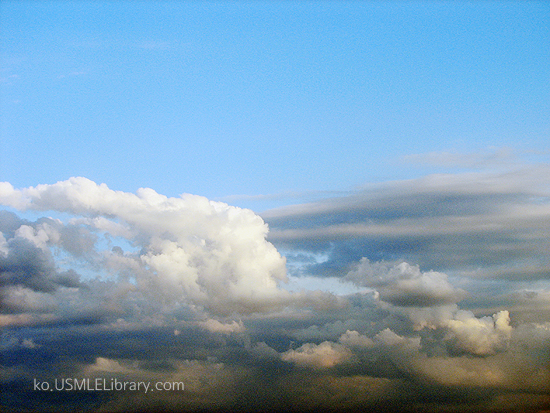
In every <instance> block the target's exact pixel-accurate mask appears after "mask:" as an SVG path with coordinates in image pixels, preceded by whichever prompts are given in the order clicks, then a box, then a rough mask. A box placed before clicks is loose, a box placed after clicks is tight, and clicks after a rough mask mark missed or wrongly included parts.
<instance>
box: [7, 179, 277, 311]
mask: <svg viewBox="0 0 550 413" xmlns="http://www.w3.org/2000/svg"><path fill="white" fill-rule="evenodd" d="M2 188H3V192H2V197H1V198H0V200H1V202H3V203H4V204H7V205H10V206H12V207H16V208H19V209H34V210H54V211H59V212H67V213H70V214H76V215H82V216H83V219H84V220H82V219H81V220H77V221H73V222H74V224H80V225H72V226H70V225H69V226H66V227H63V228H62V229H61V231H60V232H56V233H55V234H56V235H57V239H56V240H52V239H50V237H51V234H50V233H48V232H47V231H46V230H45V228H46V227H44V225H42V227H44V228H40V229H39V228H38V226H37V228H34V229H33V228H31V227H29V226H21V227H20V228H19V229H18V230H17V231H18V233H17V234H16V238H15V239H13V240H12V241H10V242H11V243H12V244H14V243H16V242H19V243H20V244H21V243H22V242H23V241H17V240H18V239H20V238H24V239H26V240H28V242H27V244H29V245H28V246H27V247H26V249H25V253H24V255H25V256H26V257H28V256H29V254H30V253H34V254H38V253H39V251H40V250H39V249H37V248H39V247H43V246H44V245H46V243H50V244H59V243H60V245H59V246H61V247H62V248H63V249H64V250H65V251H67V252H69V253H70V254H72V255H75V256H81V255H83V254H86V253H90V252H97V251H95V248H96V247H97V246H96V242H97V235H95V234H92V233H91V232H90V231H91V230H102V231H105V233H106V234H109V235H110V236H115V237H117V236H118V237H120V236H122V237H127V240H128V241H129V242H130V243H131V244H132V245H133V246H134V247H137V248H141V252H140V253H139V256H134V257H133V259H132V258H131V257H130V256H128V257H127V259H126V260H123V259H120V258H117V257H115V258H113V257H112V255H113V254H109V253H108V252H106V251H103V255H104V257H106V258H105V260H104V261H103V262H97V261H96V262H95V263H94V264H95V265H100V266H101V265H103V266H105V265H113V266H114V267H115V268H114V269H116V270H117V271H119V272H120V271H122V267H123V266H124V265H125V264H126V265H128V266H129V269H130V270H135V269H136V267H139V271H138V272H137V273H136V274H135V276H136V277H137V280H135V282H136V284H137V285H138V288H140V289H141V290H142V291H143V292H144V293H147V294H149V295H154V294H157V295H159V296H161V297H162V299H163V300H169V301H172V302H185V303H188V304H192V305H200V306H202V307H204V308H207V309H208V311H211V312H212V313H215V314H231V313H239V314H240V313H249V312H256V311H264V310H265V309H267V308H269V307H273V306H275V307H276V306H277V305H280V303H281V302H282V301H284V300H285V299H287V297H286V296H287V294H286V292H285V291H282V290H280V289H279V288H278V283H279V282H281V281H284V280H285V279H286V273H285V260H284V258H282V257H281V255H280V254H279V253H278V252H277V250H276V249H275V248H274V247H273V246H272V245H271V244H270V243H268V242H267V241H266V240H265V237H266V234H267V226H266V225H265V224H264V222H263V221H262V219H261V218H260V217H258V216H257V215H255V214H254V213H253V212H252V211H250V210H244V209H239V208H235V207H230V206H229V205H227V204H223V203H220V202H212V201H208V200H207V199H206V198H203V197H199V196H194V195H187V194H184V195H182V197H181V198H167V197H165V196H162V195H159V194H157V193H156V192H155V191H153V190H151V189H140V190H139V191H138V193H137V194H136V195H134V194H128V193H123V192H119V191H112V190H110V189H109V188H108V187H107V186H106V185H105V184H101V185H97V184H96V183H94V182H92V181H90V180H87V179H85V178H71V179H70V180H68V181H64V182H58V183H57V184H53V185H39V186H37V187H31V188H26V189H23V190H21V191H19V190H14V189H13V188H12V187H11V185H9V184H4V185H3V187H2ZM86 220H87V221H86ZM117 221H118V222H117ZM109 231H113V232H112V233H110V232H109ZM50 232H51V231H50ZM31 244H34V246H35V247H36V248H32V247H31ZM23 248H24V246H23V245H20V246H19V247H18V248H17V249H15V251H19V250H22V249H23ZM117 251H118V250H117ZM119 252H120V251H119ZM13 259H16V258H13ZM48 259H49V257H48V256H46V257H44V259H42V261H43V262H44V264H43V266H49V267H48V271H49V272H51V273H53V272H54V269H53V267H52V265H53V264H52V263H51V262H50V261H48ZM96 259H98V257H96ZM32 262H40V260H39V259H38V257H37V258H36V259H33V260H32ZM6 265H9V263H6ZM12 267H13V265H12ZM10 268H11V267H10ZM18 268H21V265H19V266H18ZM33 271H34V272H32V271H31V269H28V270H26V271H25V274H27V275H26V276H27V278H29V280H28V281H27V284H29V283H33V282H34V284H33V285H34V287H35V288H39V287H38V285H37V284H36V283H37V282H38V281H37V278H36V277H33V276H32V274H34V273H38V272H39V270H38V269H36V270H33ZM12 273H13V271H12ZM16 276H17V274H14V275H12V278H13V277H16ZM44 279H45V278H44V277H40V280H41V282H42V283H43V284H44V283H45V282H46V281H44ZM52 282H53V281H52ZM40 288H42V289H49V290H51V289H52V288H53V286H52V285H49V284H44V285H42V286H40Z"/></svg>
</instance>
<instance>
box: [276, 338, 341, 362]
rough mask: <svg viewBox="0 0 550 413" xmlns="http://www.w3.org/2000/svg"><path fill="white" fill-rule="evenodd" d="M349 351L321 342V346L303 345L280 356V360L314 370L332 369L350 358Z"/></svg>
mask: <svg viewBox="0 0 550 413" xmlns="http://www.w3.org/2000/svg"><path fill="white" fill-rule="evenodd" d="M351 355H352V353H351V351H350V350H349V349H348V348H347V347H345V346H342V345H340V344H337V343H333V342H330V341H323V342H322V343H321V344H313V343H305V344H303V345H302V346H300V347H299V348H297V349H296V350H292V349H291V350H288V351H286V352H285V353H283V354H282V355H281V358H282V360H284V361H287V362H293V363H296V364H298V365H301V366H309V367H314V368H329V367H334V366H336V365H337V364H340V363H342V362H344V361H347V360H348V359H349V358H350V357H351Z"/></svg>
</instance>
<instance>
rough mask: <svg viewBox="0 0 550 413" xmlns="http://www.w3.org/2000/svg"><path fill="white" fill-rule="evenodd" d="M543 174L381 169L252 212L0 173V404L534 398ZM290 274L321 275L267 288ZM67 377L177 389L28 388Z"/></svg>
mask: <svg viewBox="0 0 550 413" xmlns="http://www.w3.org/2000/svg"><path fill="white" fill-rule="evenodd" d="M431 156H434V155H431ZM548 172H550V171H549V170H548V168H547V166H544V165H531V166H524V167H522V168H516V169H515V170H510V171H506V172H498V173H462V174H455V175H434V176H427V177H423V178H418V179H413V180H409V181H400V182H388V183H386V184H380V185H378V186H376V187H366V188H362V189H359V190H358V191H357V192H355V193H354V194H353V195H350V196H346V197H341V198H330V199H327V200H321V201H316V202H314V203H310V204H307V205H294V206H288V207H285V208H280V209H276V210H271V211H267V212H265V213H263V214H262V217H260V216H258V215H257V214H255V213H254V212H252V211H250V210H246V209H240V208H236V207H232V206H229V205H227V204H224V203H221V202H213V201H210V200H208V199H206V198H204V197H200V196H194V195H189V194H184V195H182V196H181V197H178V198H168V197H165V196H163V195H160V194H158V193H156V192H155V191H153V190H152V189H140V190H139V191H137V193H136V194H131V193H125V192H120V191H114V190H111V189H109V188H108V187H107V186H106V185H105V184H96V183H95V182H92V181H90V180H88V179H85V178H71V179H69V180H67V181H63V182H58V183H56V184H53V185H38V186H36V187H30V188H23V189H15V188H13V186H12V185H10V184H9V183H1V184H0V203H1V204H2V205H4V206H5V207H6V208H5V209H4V210H1V211H0V232H1V234H0V281H1V287H0V299H1V300H2V306H1V314H0V323H1V325H2V327H3V335H2V343H1V351H2V366H1V369H2V382H1V386H2V393H1V394H2V398H1V405H2V408H5V409H6V410H22V409H24V410H30V411H59V410H81V409H85V410H91V411H160V410H162V411H167V410H168V411H196V410H203V411H268V410H278V411H281V410H284V411H313V410H315V411H323V410H327V411H328V410H331V411H334V410H338V411H346V410H347V411H352V410H353V411H356V410H358V409H361V410H362V411H427V412H430V411H433V412H441V411H449V412H450V411H453V412H471V411H492V412H495V411H502V412H504V411H517V412H520V411H539V410H544V409H550V387H549V383H550V346H549V344H548V343H550V282H549V277H548V276H549V274H550V271H549V262H548V254H547V252H548V251H549V250H550V248H549V247H550V236H549V234H550V231H548V229H549V227H550V204H549V202H548V200H549V188H550V186H549V183H550V182H549V178H547V177H548V176H550V174H548ZM29 211H30V212H32V214H29ZM31 215H32V216H33V218H32V219H31V218H29V216H31ZM36 215H41V216H40V217H39V218H34V217H35V216H36ZM266 222H267V223H266ZM267 224H269V228H270V230H269V228H268V225H267ZM281 253H282V254H283V255H284V256H283V255H282V254H281ZM287 260H288V262H287ZM303 276H305V277H308V279H313V278H315V279H317V280H319V284H318V285H323V280H330V284H328V283H327V284H326V285H330V286H331V288H330V290H331V291H332V290H333V291H332V292H329V291H327V290H307V289H304V290H301V291H293V292H291V291H290V290H288V289H287V288H286V285H287V284H286V282H287V280H289V279H298V278H299V277H303ZM335 279H338V280H341V281H343V282H345V283H347V285H353V286H354V288H355V289H354V290H353V292H351V293H350V292H349V291H350V289H349V288H348V289H347V290H346V291H347V292H338V290H337V289H335V290H334V288H333V286H334V285H335V284H334V280H335ZM67 377H71V378H77V379H83V378H90V379H95V378H101V379H110V378H117V379H121V380H122V379H124V380H136V381H137V380H140V381H151V382H172V381H178V382H183V383H184V384H185V390H184V391H182V392H174V391H170V392H154V393H144V392H86V391H79V392H63V393H58V392H40V391H36V390H34V389H33V386H32V383H33V380H34V379H38V380H40V381H48V380H51V381H52V383H53V380H55V379H60V378H67Z"/></svg>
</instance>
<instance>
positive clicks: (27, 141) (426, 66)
mask: <svg viewBox="0 0 550 413" xmlns="http://www.w3.org/2000/svg"><path fill="white" fill-rule="evenodd" d="M0 7H1V19H2V29H1V30H2V32H1V33H2V49H1V53H2V55H1V57H2V72H1V78H2V85H1V87H2V113H3V115H2V136H3V138H2V163H1V165H2V166H1V170H0V173H1V175H2V180H5V181H9V182H11V183H12V184H13V185H14V186H16V187H26V186H31V185H36V184H38V183H54V182H57V181H59V180H65V179H67V178H69V177H71V176H85V177H87V178H89V179H92V180H94V181H96V182H105V183H107V184H108V185H109V187H111V188H113V189H118V190H125V191H131V192H134V191H135V190H136V189H137V188H139V187H143V186H144V187H151V188H154V189H155V190H157V191H158V192H160V193H163V194H166V195H168V196H177V195H179V194H181V193H183V192H187V193H193V194H200V195H204V196H207V197H209V198H216V199H225V198H224V197H227V196H231V195H260V194H262V195H266V194H279V193H287V192H293V191H294V192H303V191H339V190H349V189H351V188H354V187H356V186H357V185H361V184H364V183H367V182H373V181H374V182H377V181H381V180H387V179H398V178H408V177H411V176H415V175H418V174H419V171H418V170H416V169H414V168H411V167H410V165H406V164H403V162H402V161H401V157H402V156H405V155H410V154H418V153H426V152H437V151H447V152H459V153H463V152H467V153H468V152H477V151H483V150H487V148H490V147H503V146H504V147H513V148H515V149H518V150H546V149H547V148H548V144H547V142H548V132H549V128H548V116H545V114H547V113H549V112H550V108H549V99H548V97H549V95H550V93H549V92H550V91H549V82H548V80H549V67H550V52H549V49H548V44H549V39H550V33H549V28H548V24H547V21H548V17H549V14H550V7H549V6H548V3H546V2H416V1H415V2H369V1H365V2H361V1H357V2H330V1H326V2H323V1H319V2H292V1H289V2H287V1H284V2H283V1H281V2H192V1H189V2H183V1H182V2H177V1H176V2H152V1H151V2H125V1H123V2H103V1H100V2H86V1H75V2H61V1H56V2H30V1H3V2H2V4H1V6H0ZM23 160H24V161H23ZM230 199H231V198H230ZM232 201H233V202H239V201H238V200H234V199H232ZM240 202H241V203H242V204H243V205H246V206H251V207H253V208H257V209H262V208H265V207H266V206H269V205H268V204H259V203H258V204H254V203H249V204H247V203H246V201H242V200H241V201H240ZM248 202H249V201H248ZM287 202H291V201H290V200H289V201H287Z"/></svg>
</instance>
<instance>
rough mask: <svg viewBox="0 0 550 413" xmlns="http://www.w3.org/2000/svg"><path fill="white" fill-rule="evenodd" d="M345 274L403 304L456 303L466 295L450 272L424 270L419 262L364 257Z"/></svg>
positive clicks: (392, 302) (381, 297)
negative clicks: (394, 261) (456, 285)
mask: <svg viewBox="0 0 550 413" xmlns="http://www.w3.org/2000/svg"><path fill="white" fill-rule="evenodd" d="M345 278H346V279H347V280H351V281H353V282H355V283H356V284H358V285H361V286H365V287H369V288H372V289H375V290H376V291H377V292H378V296H379V298H380V299H381V300H383V301H386V302H389V303H391V304H394V305H397V306H402V307H409V306H416V307H431V306H437V305H444V304H450V303H456V302H458V301H460V300H462V299H463V298H464V295H465V291H464V290H461V289H459V288H456V287H453V286H452V285H451V284H450V283H449V282H448V279H447V275H446V274H444V273H439V272H435V271H429V272H421V271H420V269H419V267H418V266H411V265H409V264H408V263H406V262H402V263H399V264H396V265H391V264H389V263H384V262H378V263H371V262H370V261H369V260H368V259H367V258H362V259H361V261H360V262H359V264H358V265H357V266H356V268H355V269H353V270H352V271H350V272H349V273H348V274H347V275H346V277H345Z"/></svg>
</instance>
